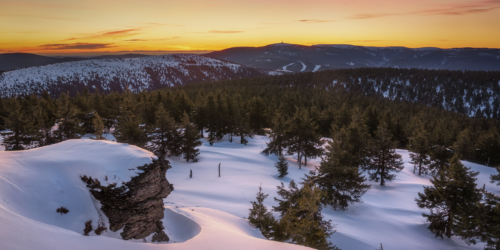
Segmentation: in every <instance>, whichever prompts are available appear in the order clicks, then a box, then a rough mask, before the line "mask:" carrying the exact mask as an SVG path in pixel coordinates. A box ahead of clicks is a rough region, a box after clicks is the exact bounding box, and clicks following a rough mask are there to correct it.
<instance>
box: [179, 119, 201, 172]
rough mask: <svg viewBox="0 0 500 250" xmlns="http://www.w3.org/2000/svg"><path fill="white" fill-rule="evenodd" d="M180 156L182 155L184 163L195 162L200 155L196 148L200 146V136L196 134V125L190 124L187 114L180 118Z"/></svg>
mask: <svg viewBox="0 0 500 250" xmlns="http://www.w3.org/2000/svg"><path fill="white" fill-rule="evenodd" d="M182 128H183V130H184V131H183V133H182V149H181V151H182V154H183V155H184V159H186V162H189V160H192V161H193V162H197V161H198V158H197V156H198V155H199V154H200V153H199V151H200V150H199V149H197V148H196V147H199V146H201V144H202V143H201V141H200V135H199V134H198V129H197V128H196V125H194V124H192V123H191V122H190V121H189V116H188V115H187V113H184V116H183V118H182Z"/></svg>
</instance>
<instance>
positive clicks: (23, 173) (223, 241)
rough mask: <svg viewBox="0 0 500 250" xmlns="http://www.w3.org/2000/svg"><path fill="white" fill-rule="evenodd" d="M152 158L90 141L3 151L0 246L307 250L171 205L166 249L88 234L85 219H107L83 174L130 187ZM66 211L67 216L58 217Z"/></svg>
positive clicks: (219, 216) (228, 218)
mask: <svg viewBox="0 0 500 250" xmlns="http://www.w3.org/2000/svg"><path fill="white" fill-rule="evenodd" d="M151 157H154V156H153V155H152V154H151V153H150V152H148V151H145V150H142V149H140V148H137V147H135V146H130V145H127V144H119V143H115V142H111V141H94V140H89V139H81V140H69V141H65V142H62V143H59V144H55V145H51V146H47V147H43V148H38V149H32V150H28V151H20V152H6V151H1V152H0V249H2V250H14V249H25V250H31V249H40V250H53V249H61V250H62V249H64V250H66V249H82V250H86V249H123V250H128V249H180V250H185V249H248V250H250V249H290V250H299V249H309V248H305V247H300V246H295V245H291V244H286V243H280V242H273V241H268V240H266V239H264V237H263V236H262V234H261V233H260V232H259V230H258V229H256V228H254V227H252V226H250V225H249V223H248V221H247V220H244V219H243V218H240V217H236V216H234V215H231V214H228V213H226V212H223V211H218V210H214V209H210V208H199V207H189V206H186V207H182V208H178V207H176V206H173V205H167V207H166V210H165V213H164V214H165V218H164V220H163V225H165V227H166V228H165V231H166V233H167V234H168V235H169V237H170V242H169V243H168V244H144V243H142V241H140V240H135V242H134V241H123V240H121V238H120V236H119V235H118V233H119V232H118V233H113V232H109V231H107V232H104V233H103V234H102V235H101V236H96V235H95V233H93V232H92V233H91V236H90V237H86V236H83V235H82V233H83V228H84V223H85V221H87V220H92V222H93V226H94V228H95V227H96V226H97V222H98V221H99V220H101V221H103V222H104V223H107V219H106V217H105V216H104V215H103V214H102V213H101V212H100V210H99V208H100V204H99V202H97V201H95V200H94V199H93V198H92V197H91V195H90V193H89V191H88V189H87V188H86V187H85V184H84V183H83V182H82V181H81V180H80V176H81V175H91V176H93V177H97V178H99V180H100V181H101V182H104V183H103V184H104V185H105V184H111V183H113V182H116V183H121V182H122V181H125V182H126V181H129V180H130V178H131V177H132V176H134V175H136V172H137V171H139V170H137V169H136V167H138V166H142V165H144V164H146V163H150V162H151ZM167 176H168V174H167ZM178 181H180V180H178ZM168 200H169V199H168V198H167V199H166V201H165V202H166V203H170V202H168ZM60 206H64V207H66V208H68V209H69V212H68V213H67V214H65V215H60V214H58V213H56V209H57V208H58V207H60ZM148 239H149V238H148ZM149 240H150V239H149Z"/></svg>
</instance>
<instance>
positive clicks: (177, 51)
mask: <svg viewBox="0 0 500 250" xmlns="http://www.w3.org/2000/svg"><path fill="white" fill-rule="evenodd" d="M117 52H120V53H122V52H135V53H209V52H213V50H121V51H117Z"/></svg>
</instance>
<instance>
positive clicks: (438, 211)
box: [415, 154, 481, 238]
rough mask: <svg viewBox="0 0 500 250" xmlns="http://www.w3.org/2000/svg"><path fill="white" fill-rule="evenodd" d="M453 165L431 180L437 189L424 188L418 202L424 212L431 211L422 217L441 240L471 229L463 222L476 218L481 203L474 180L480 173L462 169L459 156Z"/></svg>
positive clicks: (431, 187)
mask: <svg viewBox="0 0 500 250" xmlns="http://www.w3.org/2000/svg"><path fill="white" fill-rule="evenodd" d="M449 162H450V165H449V166H448V167H447V168H446V169H445V170H441V171H440V172H439V173H438V174H437V175H436V176H434V177H433V178H432V179H431V183H432V184H433V186H429V187H424V193H418V198H416V199H415V201H416V202H417V205H418V206H419V207H420V208H426V209H429V210H430V211H431V213H430V214H422V216H424V217H425V218H426V219H427V221H428V222H430V224H429V227H428V228H429V230H431V232H433V233H435V234H436V237H438V236H439V237H441V238H443V235H446V236H447V237H448V238H449V237H451V236H452V235H453V234H454V233H455V232H457V230H458V229H460V230H464V228H469V227H470V225H465V224H464V222H466V220H463V218H465V217H469V216H470V215H471V214H472V208H473V207H474V205H475V204H476V203H477V202H478V201H479V200H480V199H481V194H480V193H479V191H478V190H476V183H475V180H476V178H474V177H476V176H477V175H478V174H479V173H478V172H471V171H469V170H470V168H467V167H465V166H464V165H462V163H460V159H459V157H458V155H457V154H455V155H454V156H453V158H451V159H450V161H449Z"/></svg>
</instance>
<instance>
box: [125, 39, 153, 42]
mask: <svg viewBox="0 0 500 250" xmlns="http://www.w3.org/2000/svg"><path fill="white" fill-rule="evenodd" d="M124 41H125V42H146V41H148V40H146V39H129V40H124Z"/></svg>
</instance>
